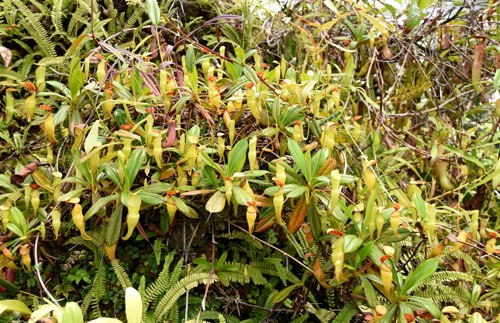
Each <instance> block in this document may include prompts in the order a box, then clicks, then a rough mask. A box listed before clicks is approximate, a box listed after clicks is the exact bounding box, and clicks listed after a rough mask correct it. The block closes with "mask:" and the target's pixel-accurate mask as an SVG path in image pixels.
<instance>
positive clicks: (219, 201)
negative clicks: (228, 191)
mask: <svg viewBox="0 0 500 323" xmlns="http://www.w3.org/2000/svg"><path fill="white" fill-rule="evenodd" d="M225 206H226V195H225V194H224V193H222V192H221V191H217V192H215V193H214V195H212V196H211V197H210V198H209V199H208V201H207V204H205V209H206V210H207V211H208V212H210V213H219V212H221V211H222V210H224V207H225Z"/></svg>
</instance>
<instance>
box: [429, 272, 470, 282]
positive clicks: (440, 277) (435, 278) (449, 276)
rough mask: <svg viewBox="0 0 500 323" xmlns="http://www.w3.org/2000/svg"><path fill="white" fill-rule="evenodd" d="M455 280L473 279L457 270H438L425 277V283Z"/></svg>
mask: <svg viewBox="0 0 500 323" xmlns="http://www.w3.org/2000/svg"><path fill="white" fill-rule="evenodd" d="M455 280H464V281H473V280H474V278H473V277H472V276H471V275H470V274H468V273H465V272H458V271H438V272H435V273H434V274H432V275H431V276H430V277H429V278H427V279H426V281H425V282H426V284H429V283H432V284H442V283H444V282H451V281H455Z"/></svg>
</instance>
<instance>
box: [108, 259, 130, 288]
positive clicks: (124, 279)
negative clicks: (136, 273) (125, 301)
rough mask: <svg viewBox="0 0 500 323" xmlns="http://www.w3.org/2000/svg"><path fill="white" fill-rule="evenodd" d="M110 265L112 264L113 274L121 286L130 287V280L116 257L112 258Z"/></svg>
mask: <svg viewBox="0 0 500 323" xmlns="http://www.w3.org/2000/svg"><path fill="white" fill-rule="evenodd" d="M111 266H113V270H114V272H115V275H116V277H117V278H118V282H119V283H120V285H121V286H122V288H123V289H126V288H128V287H131V286H132V282H131V281H130V278H129V277H128V274H127V273H126V272H125V269H123V267H122V265H120V263H119V262H118V261H117V260H116V259H113V260H111Z"/></svg>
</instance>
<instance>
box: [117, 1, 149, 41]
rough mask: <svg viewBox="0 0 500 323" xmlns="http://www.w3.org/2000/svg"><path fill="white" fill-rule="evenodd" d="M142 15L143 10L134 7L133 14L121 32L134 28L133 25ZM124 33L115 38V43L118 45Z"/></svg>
mask: <svg viewBox="0 0 500 323" xmlns="http://www.w3.org/2000/svg"><path fill="white" fill-rule="evenodd" d="M143 13H144V8H143V7H142V6H139V7H136V8H135V10H134V12H133V13H132V14H131V15H130V16H129V17H128V19H127V22H126V23H125V25H124V26H123V28H122V30H126V29H129V28H132V27H134V25H135V23H136V22H137V20H139V18H140V17H141V16H142V14H143ZM125 35H126V33H121V34H120V35H119V36H118V37H117V38H116V41H117V42H118V43H119V42H120V41H121V40H122V39H123V37H125Z"/></svg>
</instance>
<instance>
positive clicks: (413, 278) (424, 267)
mask: <svg viewBox="0 0 500 323" xmlns="http://www.w3.org/2000/svg"><path fill="white" fill-rule="evenodd" d="M438 264H439V258H433V259H428V260H426V261H424V262H423V263H421V264H420V265H418V267H417V268H416V269H415V270H414V271H413V272H412V273H411V274H410V275H409V276H408V278H407V279H406V282H405V284H404V285H403V287H402V288H401V294H407V293H410V292H411V291H413V290H414V289H415V288H417V287H418V285H420V284H421V283H422V282H424V281H425V280H426V279H427V278H428V277H429V276H430V275H432V274H433V273H434V272H435V271H436V269H437V267H438Z"/></svg>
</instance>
